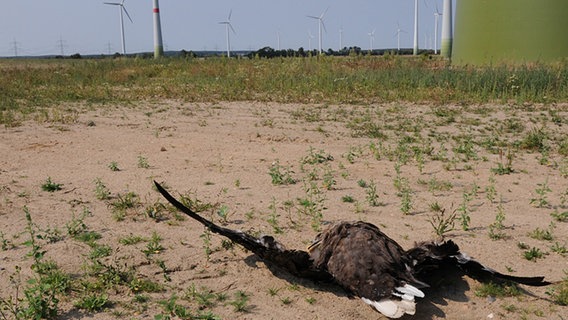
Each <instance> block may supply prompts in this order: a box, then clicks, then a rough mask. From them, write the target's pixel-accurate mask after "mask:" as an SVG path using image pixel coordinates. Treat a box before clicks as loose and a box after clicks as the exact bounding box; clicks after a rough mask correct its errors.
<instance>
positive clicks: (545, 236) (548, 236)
mask: <svg viewBox="0 0 568 320" xmlns="http://www.w3.org/2000/svg"><path fill="white" fill-rule="evenodd" d="M529 237H531V238H533V239H537V240H546V241H552V239H554V236H553V235H552V232H551V231H550V229H548V230H546V229H541V228H536V229H534V230H533V231H531V232H530V233H529Z"/></svg>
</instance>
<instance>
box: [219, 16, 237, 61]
mask: <svg viewBox="0 0 568 320" xmlns="http://www.w3.org/2000/svg"><path fill="white" fill-rule="evenodd" d="M232 14H233V10H231V11H229V16H228V17H227V20H226V21H221V22H219V24H224V25H225V30H226V32H227V58H230V57H231V39H230V37H229V29H231V31H233V33H234V34H237V33H236V32H235V29H233V25H232V24H231V15H232Z"/></svg>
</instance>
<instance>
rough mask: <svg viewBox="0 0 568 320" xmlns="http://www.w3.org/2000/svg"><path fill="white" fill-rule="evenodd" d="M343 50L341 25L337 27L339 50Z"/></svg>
mask: <svg viewBox="0 0 568 320" xmlns="http://www.w3.org/2000/svg"><path fill="white" fill-rule="evenodd" d="M341 50H343V26H341V29H339V51H341Z"/></svg>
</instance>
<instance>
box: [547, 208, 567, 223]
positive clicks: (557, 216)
mask: <svg viewBox="0 0 568 320" xmlns="http://www.w3.org/2000/svg"><path fill="white" fill-rule="evenodd" d="M550 216H552V217H553V218H554V220H556V221H559V222H566V221H568V211H564V212H558V210H555V211H554V212H552V213H551V214H550Z"/></svg>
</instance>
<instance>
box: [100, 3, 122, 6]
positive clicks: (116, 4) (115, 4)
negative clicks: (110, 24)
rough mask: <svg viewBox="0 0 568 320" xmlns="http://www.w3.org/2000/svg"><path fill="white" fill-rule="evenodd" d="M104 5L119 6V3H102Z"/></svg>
mask: <svg viewBox="0 0 568 320" xmlns="http://www.w3.org/2000/svg"><path fill="white" fill-rule="evenodd" d="M103 3H104V4H110V5H111V6H120V3H116V2H103Z"/></svg>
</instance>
